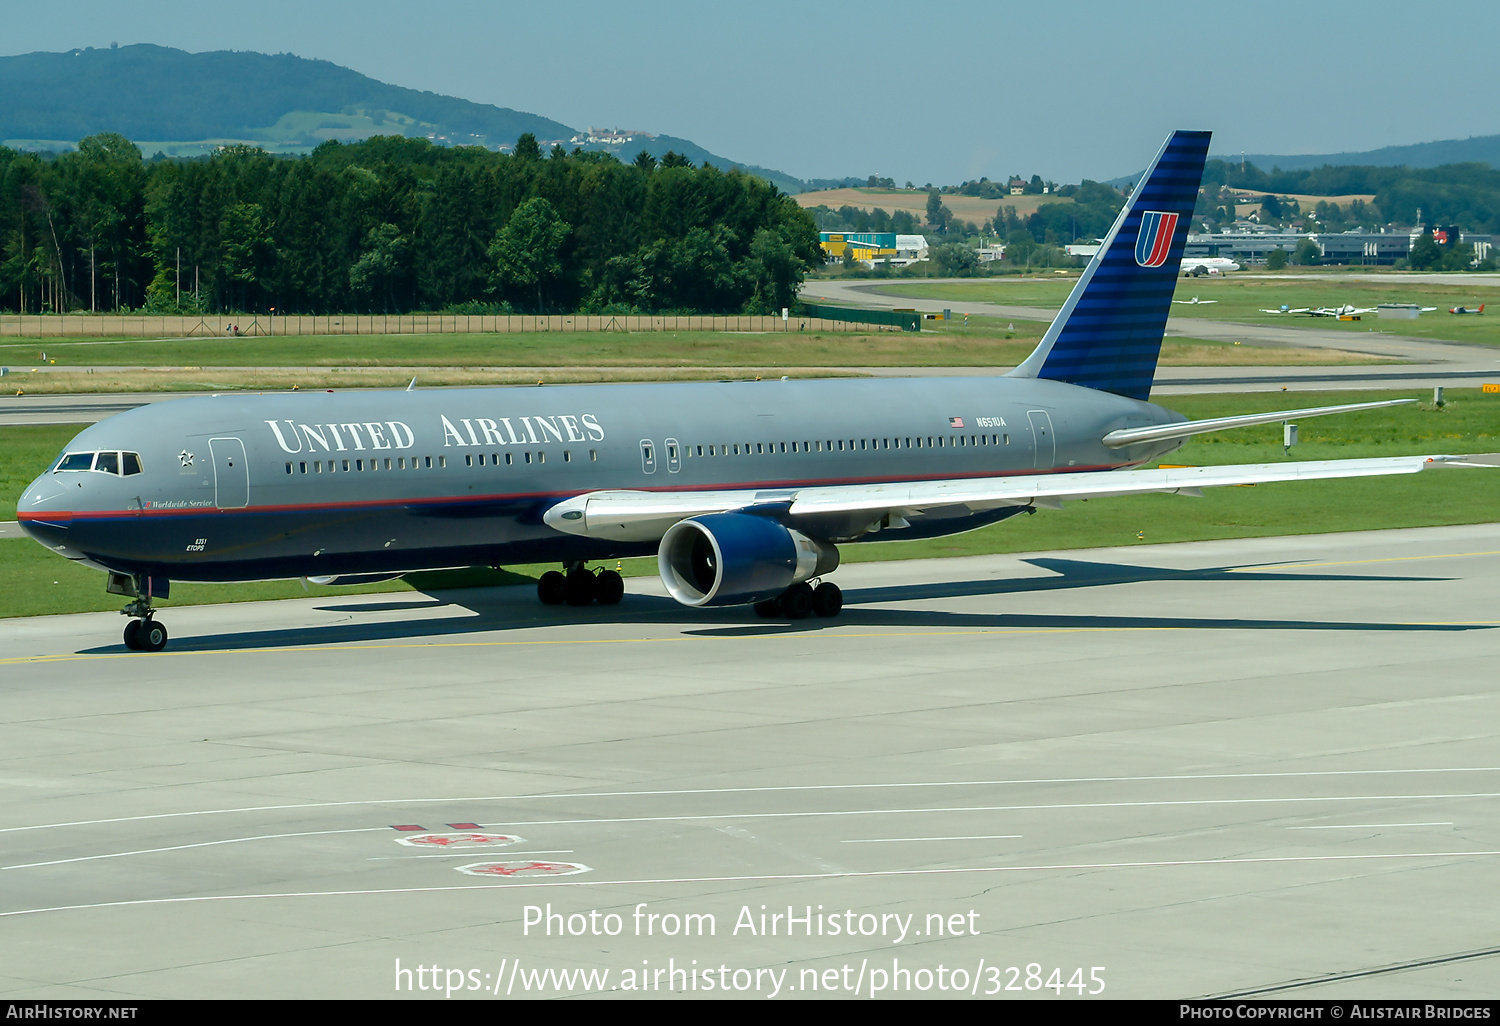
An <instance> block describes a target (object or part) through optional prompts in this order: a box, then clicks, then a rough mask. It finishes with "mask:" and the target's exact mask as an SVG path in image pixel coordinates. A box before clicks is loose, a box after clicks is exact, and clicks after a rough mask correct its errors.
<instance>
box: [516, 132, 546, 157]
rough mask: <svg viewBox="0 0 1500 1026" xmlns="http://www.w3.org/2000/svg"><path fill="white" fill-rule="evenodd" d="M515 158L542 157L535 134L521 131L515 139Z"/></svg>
mask: <svg viewBox="0 0 1500 1026" xmlns="http://www.w3.org/2000/svg"><path fill="white" fill-rule="evenodd" d="M516 159H517V160H525V161H533V160H541V159H542V147H541V146H540V145H539V144H538V143H537V141H536V136H534V135H532V134H531V133H530V132H523V133H522V134H521V137H520V138H519V139H517V140H516Z"/></svg>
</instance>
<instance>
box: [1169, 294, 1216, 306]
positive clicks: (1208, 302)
mask: <svg viewBox="0 0 1500 1026" xmlns="http://www.w3.org/2000/svg"><path fill="white" fill-rule="evenodd" d="M1172 302H1174V303H1180V304H1182V305H1183V306H1212V305H1213V304H1214V303H1217V302H1218V300H1217V299H1199V298H1198V297H1197V296H1194V297H1193V298H1192V299H1174V300H1172Z"/></svg>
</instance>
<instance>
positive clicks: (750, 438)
mask: <svg viewBox="0 0 1500 1026" xmlns="http://www.w3.org/2000/svg"><path fill="white" fill-rule="evenodd" d="M1208 141H1209V134H1208V133H1207V132H1176V133H1174V134H1173V135H1172V136H1171V137H1170V138H1169V139H1168V140H1167V141H1166V143H1165V144H1164V145H1163V146H1162V148H1161V150H1160V151H1159V152H1158V154H1157V156H1156V159H1155V160H1154V161H1152V163H1151V166H1150V168H1149V169H1148V170H1147V172H1146V174H1145V176H1144V177H1143V178H1142V180H1141V183H1140V185H1139V186H1138V187H1137V188H1136V190H1135V191H1134V193H1133V194H1132V196H1131V198H1130V200H1129V202H1127V203H1126V204H1125V207H1124V209H1123V210H1122V211H1121V212H1120V215H1119V217H1118V218H1117V219H1116V221H1115V223H1114V226H1113V227H1112V228H1111V229H1110V231H1109V234H1108V235H1107V236H1106V237H1105V239H1104V241H1103V243H1102V244H1101V246H1100V248H1099V252H1098V254H1097V255H1095V257H1094V258H1093V260H1092V262H1091V263H1090V264H1089V265H1088V267H1087V268H1086V269H1085V270H1084V272H1083V274H1082V276H1081V277H1080V278H1079V280H1078V283H1077V285H1076V286H1075V287H1074V289H1073V291H1072V293H1071V294H1070V295H1069V296H1068V299H1067V302H1066V303H1065V304H1064V305H1063V308H1062V310H1061V311H1060V312H1059V313H1058V315H1057V318H1056V319H1055V320H1054V321H1053V322H1052V325H1051V327H1050V328H1048V330H1047V332H1046V334H1045V335H1044V336H1043V338H1042V340H1041V342H1040V344H1039V345H1038V346H1037V348H1036V351H1035V352H1033V353H1032V354H1031V356H1030V357H1028V358H1027V359H1026V361H1025V362H1024V363H1022V364H1021V365H1020V366H1019V367H1017V368H1016V369H1015V370H1013V371H1011V372H1010V373H1009V374H1007V375H1005V376H1003V377H995V378H974V377H971V378H947V379H944V378H918V379H904V380H828V381H756V382H749V381H746V382H727V383H707V384H664V385H612V386H582V387H546V388H542V387H537V388H481V389H463V390H448V389H438V390H414V389H409V390H407V391H390V392H311V393H310V392H298V393H286V394H276V395H220V396H212V397H202V398H191V399H180V400H173V401H170V402H160V403H156V404H154V405H151V406H146V407H142V408H140V409H136V410H132V411H130V412H127V413H122V414H119V415H118V416H114V417H111V418H109V419H108V420H105V421H103V422H101V423H99V424H97V425H95V426H93V427H91V428H89V429H88V430H86V431H84V432H83V433H81V434H80V435H79V436H78V437H77V438H75V439H74V440H73V442H72V443H70V444H69V446H68V447H67V449H66V451H65V452H63V453H62V454H61V455H60V456H59V457H58V459H57V461H56V462H55V463H54V464H53V465H52V466H51V467H50V468H49V469H48V470H47V472H46V473H44V474H43V475H42V476H41V477H39V478H37V479H36V481H34V482H32V484H31V485H30V486H29V487H28V488H27V489H26V492H25V494H24V495H23V496H22V497H21V500H20V503H19V509H18V513H17V516H18V519H19V520H20V521H21V523H22V525H23V526H24V528H25V530H26V531H27V532H28V533H29V534H30V535H31V536H32V537H33V538H35V539H36V540H37V541H39V542H40V543H42V544H43V545H45V546H47V547H48V548H50V549H53V550H54V551H56V552H57V553H59V554H60V555H63V556H66V557H67V558H69V559H73V560H76V561H78V562H81V563H85V564H87V565H89V566H93V567H96V568H98V569H100V570H104V571H106V572H107V573H108V588H109V590H110V591H112V592H117V593H119V594H122V595H124V596H126V597H129V598H130V599H131V601H130V603H129V604H128V605H127V606H126V607H125V609H124V610H123V612H124V613H125V614H126V615H128V616H130V617H131V620H130V623H129V625H128V626H127V627H126V629H125V644H126V645H127V646H128V647H130V648H133V649H145V650H151V651H155V650H160V649H161V648H162V647H163V646H164V645H165V644H166V641H167V631H166V628H165V627H164V626H163V625H162V624H161V622H160V621H159V620H157V619H156V617H155V612H156V610H155V605H154V603H155V602H156V601H157V600H158V599H164V598H166V597H167V596H168V592H169V589H170V585H171V582H172V581H174V580H175V581H246V580H259V579H267V578H296V577H306V578H312V579H315V580H319V581H326V582H335V583H336V582H341V581H350V580H364V579H369V578H370V577H372V576H380V575H384V576H396V575H399V574H401V573H403V572H408V571H413V570H420V569H427V568H439V567H463V566H477V565H484V566H502V565H505V564H514V563H538V562H555V563H557V564H559V565H560V567H561V568H562V569H561V570H560V571H551V572H549V573H547V574H546V575H544V576H543V578H542V580H541V582H540V585H539V593H540V597H541V599H542V601H544V602H564V601H566V602H572V603H575V604H580V605H581V604H588V603H591V602H595V601H598V602H600V603H603V604H612V603H614V602H618V601H619V599H620V596H621V594H622V591H623V584H622V582H621V580H620V578H619V575H618V574H616V573H615V572H614V571H612V570H604V571H603V572H599V573H595V572H593V571H591V570H589V569H587V564H588V563H589V562H590V561H597V560H602V559H615V558H618V557H622V556H633V555H644V554H649V553H653V552H654V553H656V554H657V557H658V564H659V568H660V572H661V576H662V580H663V582H664V583H665V584H666V587H667V590H668V592H669V593H670V594H671V595H672V597H673V598H674V599H676V600H677V601H678V602H681V603H683V604H684V605H688V606H709V605H725V604H736V603H739V604H752V603H753V604H754V605H755V607H756V609H757V611H758V612H760V613H761V614H762V615H765V616H770V617H787V618H793V619H796V618H800V617H804V616H808V615H810V614H812V613H816V614H818V615H823V616H833V615H836V614H837V613H838V612H839V609H840V607H841V605H842V596H841V594H840V592H839V589H838V588H837V586H836V585H834V584H833V583H832V582H829V581H826V580H821V579H822V578H824V577H825V576H826V575H828V574H829V573H830V572H831V571H833V570H834V569H835V568H836V567H837V565H838V559H839V554H838V546H839V545H843V544H846V543H852V542H861V541H877V540H884V539H893V540H894V539H906V538H930V537H935V536H939V535H945V534H953V533H956V532H959V531H968V530H972V529H974V528H976V527H981V526H983V525H986V524H991V523H994V522H996V521H999V520H1004V519H1005V518H1007V517H1010V516H1014V515H1016V514H1018V513H1023V512H1032V511H1034V510H1035V509H1036V508H1037V507H1048V506H1051V507H1055V506H1058V505H1060V503H1061V502H1062V501H1063V500H1065V499H1083V498H1090V497H1095V496H1104V495H1123V494H1130V493H1138V492H1177V493H1181V494H1194V493H1196V491H1197V490H1198V489H1201V488H1204V487H1207V486H1210V485H1231V484H1248V483H1259V482H1268V481H1285V480H1296V479H1307V478H1333V477H1356V476H1368V475H1378V474H1402V473H1413V472H1416V471H1420V470H1425V469H1428V468H1431V467H1437V466H1443V465H1453V464H1463V463H1465V459H1464V458H1463V457H1453V456H1408V457H1395V458H1385V459H1361V460H1333V461H1325V462H1316V463H1284V464H1268V465H1249V466H1226V467H1193V468H1178V469H1147V470H1142V469H1135V468H1138V467H1140V466H1141V465H1142V464H1145V463H1147V462H1149V461H1151V460H1153V459H1155V458H1156V457H1159V456H1161V455H1162V454H1164V453H1167V452H1170V451H1171V450H1173V449H1175V448H1177V447H1179V446H1180V445H1182V443H1183V440H1184V439H1186V438H1187V437H1189V436H1191V435H1194V434H1198V433H1200V432H1206V431H1218V430H1223V429H1226V428H1234V427H1243V426H1247V425H1251V424H1266V423H1272V422H1275V421H1279V420H1285V419H1287V418H1288V417H1293V416H1294V417H1299V418H1301V417H1309V416H1316V415H1320V414H1324V413H1334V412H1339V411H1343V410H1356V409H1365V408H1368V407H1371V406H1380V405H1385V404H1383V403H1357V404H1353V405H1347V406H1338V407H1323V408H1317V409H1311V410H1295V411H1278V412H1274V413H1265V414H1256V415H1251V416H1244V417H1227V418H1220V419H1215V420H1204V421H1188V420H1185V419H1184V418H1183V417H1182V416H1181V415H1180V414H1177V413H1174V412H1172V411H1171V410H1168V409H1164V408H1163V407H1160V406H1156V405H1153V404H1152V403H1150V402H1148V401H1147V398H1148V396H1149V393H1150V390H1151V383H1152V379H1153V377H1154V375H1155V372H1156V362H1157V355H1158V353H1159V351H1160V347H1161V340H1162V332H1163V329H1164V327H1165V324H1166V319H1167V313H1168V311H1169V310H1170V309H1171V299H1172V291H1173V287H1174V285H1175V282H1176V279H1177V271H1178V266H1179V264H1180V262H1181V258H1182V250H1183V245H1184V243H1185V241H1186V236H1187V230H1188V222H1189V220H1190V219H1191V216H1192V212H1193V204H1194V202H1195V200H1196V198H1197V194H1198V185H1199V180H1200V178H1201V177H1202V173H1203V163H1204V158H1205V155H1206V153H1207V151H1208ZM815 581H821V583H819V584H818V585H817V587H816V588H814V587H813V582H815Z"/></svg>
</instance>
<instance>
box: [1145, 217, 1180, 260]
mask: <svg viewBox="0 0 1500 1026" xmlns="http://www.w3.org/2000/svg"><path fill="white" fill-rule="evenodd" d="M1176 229H1177V215H1176V214H1169V213H1166V212H1164V211H1161V210H1144V211H1142V212H1141V232H1140V234H1139V235H1137V236H1136V237H1135V262H1136V263H1138V264H1140V265H1141V266H1142V267H1160V266H1161V265H1162V264H1164V263H1166V262H1167V254H1168V252H1170V251H1171V249H1172V233H1173V232H1174V231H1176Z"/></svg>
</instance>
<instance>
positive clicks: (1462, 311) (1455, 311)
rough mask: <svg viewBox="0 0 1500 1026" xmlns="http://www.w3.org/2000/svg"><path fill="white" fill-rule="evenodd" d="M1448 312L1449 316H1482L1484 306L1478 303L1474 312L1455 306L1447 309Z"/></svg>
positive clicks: (1464, 307)
mask: <svg viewBox="0 0 1500 1026" xmlns="http://www.w3.org/2000/svg"><path fill="white" fill-rule="evenodd" d="M1448 312H1449V313H1451V314H1482V313H1484V304H1483V303H1480V304H1479V306H1478V308H1477V309H1474V310H1470V309H1469V308H1468V307H1466V306H1455V307H1452V308H1451V309H1449V311H1448Z"/></svg>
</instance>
